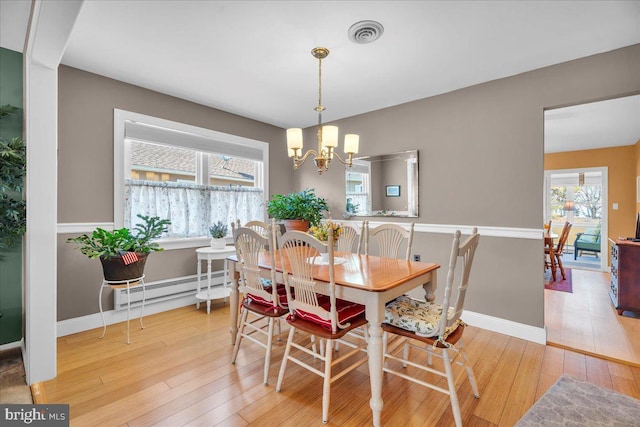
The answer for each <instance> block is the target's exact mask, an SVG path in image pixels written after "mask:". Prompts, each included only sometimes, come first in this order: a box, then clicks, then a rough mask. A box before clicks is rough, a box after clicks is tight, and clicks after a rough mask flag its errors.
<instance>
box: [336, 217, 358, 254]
mask: <svg viewBox="0 0 640 427" xmlns="http://www.w3.org/2000/svg"><path fill="white" fill-rule="evenodd" d="M364 225H365V222H364V221H362V224H360V229H358V228H356V226H355V225H350V224H340V227H341V228H342V233H341V234H340V238H339V239H338V242H337V243H336V250H337V251H338V252H353V253H356V254H359V253H360V251H361V250H362V241H363V238H364ZM354 246H355V247H356V250H355V251H354V250H353V247H354Z"/></svg>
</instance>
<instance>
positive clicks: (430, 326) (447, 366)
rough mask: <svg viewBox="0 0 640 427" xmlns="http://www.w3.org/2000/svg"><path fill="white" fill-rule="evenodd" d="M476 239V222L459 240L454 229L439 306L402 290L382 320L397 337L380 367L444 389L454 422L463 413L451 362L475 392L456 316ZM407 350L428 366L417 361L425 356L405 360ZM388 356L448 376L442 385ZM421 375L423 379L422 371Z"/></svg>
mask: <svg viewBox="0 0 640 427" xmlns="http://www.w3.org/2000/svg"><path fill="white" fill-rule="evenodd" d="M479 240H480V235H479V234H478V230H477V229H476V228H475V227H474V229H473V232H472V235H471V236H470V237H468V238H467V239H466V240H465V241H464V242H463V243H462V244H461V243H460V231H456V233H455V236H454V238H453V244H452V247H451V257H450V259H449V271H448V273H447V284H446V287H445V290H444V299H443V302H442V304H441V305H440V304H436V303H430V302H424V301H421V300H416V299H413V298H410V297H408V296H405V295H403V296H400V297H398V298H396V299H395V300H394V301H392V302H391V303H389V304H388V305H387V308H386V309H385V323H383V324H382V329H383V330H384V331H385V335H387V334H394V335H396V336H398V337H399V338H398V339H396V340H394V341H392V342H391V343H390V346H391V348H390V349H389V345H385V350H384V362H385V366H384V368H383V370H384V372H387V373H389V374H392V375H397V376H399V377H401V378H404V379H407V380H409V381H412V382H415V383H417V384H420V385H423V386H425V387H428V388H431V389H433V390H436V391H439V392H441V393H444V394H448V395H449V398H450V400H451V410H452V411H453V418H454V420H455V423H456V426H458V427H461V426H462V417H461V415H460V405H459V403H458V395H457V393H456V384H455V377H454V375H453V369H452V363H454V362H455V363H457V364H458V365H460V366H462V367H464V368H465V369H466V371H467V377H468V378H469V383H470V384H471V389H472V390H473V395H474V396H475V397H476V398H478V397H480V394H479V393H478V387H477V385H476V381H475V376H474V375H473V370H472V368H471V366H470V365H469V364H468V363H467V356H466V353H465V351H464V347H463V345H462V334H463V332H464V327H465V325H464V323H462V322H461V320H460V316H461V315H462V310H463V307H464V300H465V296H466V293H467V286H468V284H469V274H470V271H471V264H472V263H473V258H474V255H475V251H476V248H477V246H478V241H479ZM458 266H460V267H461V269H460V270H461V272H460V274H459V283H458V286H456V288H455V289H456V293H455V295H452V294H453V293H454V287H453V282H454V279H455V276H456V274H455V273H456V268H457V267H458ZM415 341H418V342H419V343H420V344H421V345H415V344H414V342H415ZM385 342H386V340H385ZM410 349H416V350H419V351H420V352H421V353H427V359H426V361H427V365H426V366H425V365H424V364H423V363H422V362H423V361H424V359H422V358H421V359H420V361H417V360H416V361H411V360H410V359H409V356H410V354H409V350H410ZM450 350H453V352H452V354H453V357H451V356H452V354H450ZM400 352H401V353H402V354H401V355H399V354H398V353H400ZM434 356H435V357H437V358H440V359H441V360H442V366H435V365H434V364H433V357H434ZM458 359H459V360H458ZM389 361H399V362H401V363H402V368H406V366H407V365H409V366H411V367H413V368H417V369H420V370H422V371H426V372H429V373H431V374H435V375H438V376H441V377H445V378H446V379H447V389H444V388H442V387H439V386H437V385H436V384H435V383H434V382H429V381H427V380H424V381H423V380H421V379H418V378H417V377H414V376H411V372H409V370H408V369H407V370H405V369H403V371H404V372H401V371H399V370H395V369H392V368H391V367H390V366H389V364H388V362H389ZM438 365H439V364H438ZM420 377H421V378H422V375H421V376H420ZM427 378H430V377H427Z"/></svg>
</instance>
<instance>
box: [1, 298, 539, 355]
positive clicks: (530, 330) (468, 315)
mask: <svg viewBox="0 0 640 427" xmlns="http://www.w3.org/2000/svg"><path fill="white" fill-rule="evenodd" d="M195 303H196V300H195V298H194V297H193V296H187V297H183V298H177V299H174V300H170V301H165V302H160V303H157V304H153V305H151V306H149V307H145V311H144V315H145V316H147V315H150V314H155V313H160V312H162V311H167V310H173V309H176V308H180V307H185V306H187V305H191V304H194V305H195ZM203 304H204V303H203ZM139 313H140V312H139V310H138V309H132V310H131V320H133V321H135V320H136V319H137V318H138V316H139ZM462 319H463V320H464V321H465V322H466V323H468V324H469V325H471V326H475V327H478V328H482V329H487V330H489V331H493V332H498V333H500V334H505V335H509V336H512V337H516V338H521V339H524V340H527V341H532V342H535V343H538V344H543V345H544V344H546V343H547V331H546V329H545V328H538V327H535V326H531V325H525V324H523V323H517V322H513V321H511V320H506V319H500V318H498V317H493V316H487V315H486V314H480V313H474V312H473V311H467V310H465V311H464V313H463V314H462ZM126 320H127V312H126V311H119V312H116V311H114V310H110V311H105V312H104V321H105V323H106V324H107V325H111V324H114V323H119V322H124V321H126ZM101 326H102V319H101V318H100V313H95V314H89V315H87V316H82V317H75V318H73V319H67V320H61V321H59V322H58V337H63V336H66V335H71V334H75V333H78V332H83V331H88V330H89V329H95V328H99V327H101ZM6 346H11V347H7V348H14V347H19V346H20V342H16V343H11V344H5V345H4V346H0V350H3V349H4V348H3V347H6Z"/></svg>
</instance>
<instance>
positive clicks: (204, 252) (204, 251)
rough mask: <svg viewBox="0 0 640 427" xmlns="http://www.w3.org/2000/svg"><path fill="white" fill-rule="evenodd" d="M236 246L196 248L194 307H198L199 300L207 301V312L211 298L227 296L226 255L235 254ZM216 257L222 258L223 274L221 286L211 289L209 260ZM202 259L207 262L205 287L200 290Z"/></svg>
mask: <svg viewBox="0 0 640 427" xmlns="http://www.w3.org/2000/svg"><path fill="white" fill-rule="evenodd" d="M235 253H236V248H235V246H226V247H224V248H222V249H213V248H198V249H196V254H197V256H198V290H197V291H196V309H199V308H200V301H206V302H207V314H209V313H210V311H211V300H212V299H222V298H224V300H225V301H226V300H227V297H228V296H229V293H230V290H229V287H228V286H227V284H228V280H227V270H228V268H227V265H228V262H227V259H226V258H227V257H228V256H231V255H235ZM216 259H223V260H224V276H223V278H222V282H223V285H222V287H221V288H214V289H211V261H213V260H216ZM202 261H206V262H207V289H206V290H204V291H201V290H200V289H201V287H200V276H201V275H202Z"/></svg>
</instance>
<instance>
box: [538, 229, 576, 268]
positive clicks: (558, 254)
mask: <svg viewBox="0 0 640 427" xmlns="http://www.w3.org/2000/svg"><path fill="white" fill-rule="evenodd" d="M571 227H572V224H571V223H570V222H569V221H567V222H565V223H564V225H563V226H562V231H561V232H560V237H559V238H558V244H557V245H556V246H555V247H554V248H553V257H554V259H553V260H551V259H549V262H546V261H545V268H546V267H549V268H551V275H552V276H553V280H554V281H555V279H556V272H555V267H556V266H557V267H558V268H560V273H561V274H562V279H563V280H564V279H566V276H565V273H564V266H563V265H562V252H563V251H564V245H565V244H566V243H567V239H568V238H569V232H570V231H571ZM544 253H545V257H549V258H551V254H550V251H549V248H548V247H546V248H545V249H544Z"/></svg>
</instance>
